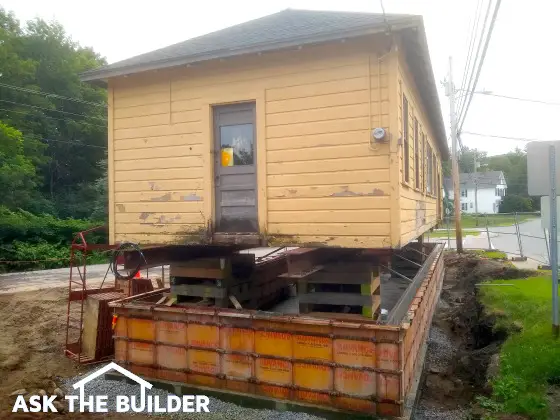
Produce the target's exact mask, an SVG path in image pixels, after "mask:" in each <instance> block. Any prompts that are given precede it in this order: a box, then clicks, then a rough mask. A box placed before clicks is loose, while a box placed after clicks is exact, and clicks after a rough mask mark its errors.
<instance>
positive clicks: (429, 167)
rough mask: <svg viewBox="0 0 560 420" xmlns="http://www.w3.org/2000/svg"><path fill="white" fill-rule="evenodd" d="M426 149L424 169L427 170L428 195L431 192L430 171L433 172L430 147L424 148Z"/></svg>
mask: <svg viewBox="0 0 560 420" xmlns="http://www.w3.org/2000/svg"><path fill="white" fill-rule="evenodd" d="M426 148H427V153H426V155H427V156H426V169H427V172H428V173H427V174H426V192H427V193H428V194H431V193H432V192H433V184H432V182H433V174H432V170H433V165H432V159H433V156H432V148H431V147H430V145H429V144H428V145H427V146H426Z"/></svg>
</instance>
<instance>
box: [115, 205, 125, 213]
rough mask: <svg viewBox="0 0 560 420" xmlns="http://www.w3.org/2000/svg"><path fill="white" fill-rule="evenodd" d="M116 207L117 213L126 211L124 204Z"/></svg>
mask: <svg viewBox="0 0 560 420" xmlns="http://www.w3.org/2000/svg"><path fill="white" fill-rule="evenodd" d="M116 207H117V211H119V212H124V211H126V208H125V206H124V204H117V205H116Z"/></svg>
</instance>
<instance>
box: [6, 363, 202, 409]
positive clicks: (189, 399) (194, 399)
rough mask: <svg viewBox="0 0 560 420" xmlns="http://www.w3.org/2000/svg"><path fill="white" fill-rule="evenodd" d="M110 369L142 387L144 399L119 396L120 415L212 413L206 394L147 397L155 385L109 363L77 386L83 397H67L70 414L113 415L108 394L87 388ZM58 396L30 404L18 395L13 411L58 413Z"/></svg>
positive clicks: (36, 399) (39, 397)
mask: <svg viewBox="0 0 560 420" xmlns="http://www.w3.org/2000/svg"><path fill="white" fill-rule="evenodd" d="M110 370H116V371H117V372H119V373H121V374H122V375H124V376H126V377H127V378H129V379H131V380H133V381H135V382H136V383H137V384H138V385H140V396H137V395H117V396H116V397H114V398H115V399H114V406H115V407H116V409H115V411H116V412H117V413H128V412H135V413H177V412H183V413H201V412H205V413H208V412H209V411H210V410H209V409H208V404H209V403H210V400H209V399H208V397H207V396H205V395H183V396H181V397H178V396H176V395H167V397H161V398H160V396H159V395H146V389H152V384H151V383H149V382H147V381H145V380H144V379H142V378H140V377H139V376H136V375H135V374H134V373H132V372H129V371H128V370H126V369H124V368H122V367H120V366H119V365H117V364H116V363H109V364H108V365H106V366H105V367H103V368H101V369H99V370H96V371H95V372H93V373H92V374H90V375H88V376H86V377H85V378H84V379H82V380H80V381H78V382H76V383H75V384H74V385H73V388H74V389H75V390H79V395H66V396H65V397H64V398H65V399H66V401H67V402H68V411H69V412H81V413H84V412H91V413H107V412H109V410H108V408H107V405H108V403H109V397H108V396H107V395H86V393H85V389H84V388H85V385H86V384H87V383H88V382H90V381H92V380H94V379H96V378H97V377H99V376H101V375H104V374H105V373H106V372H108V371H110ZM55 399H56V395H51V396H48V395H45V396H43V395H32V396H31V397H29V398H28V400H27V401H26V400H25V398H24V396H23V395H18V397H17V399H16V402H15V404H14V407H13V408H12V412H13V413H16V412H23V413H40V412H43V413H48V412H52V413H57V412H58V410H57V409H56V407H55V406H54V401H55Z"/></svg>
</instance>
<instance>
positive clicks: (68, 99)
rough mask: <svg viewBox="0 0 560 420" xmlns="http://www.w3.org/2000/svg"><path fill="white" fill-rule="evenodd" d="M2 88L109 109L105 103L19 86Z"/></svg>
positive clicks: (4, 85)
mask: <svg viewBox="0 0 560 420" xmlns="http://www.w3.org/2000/svg"><path fill="white" fill-rule="evenodd" d="M0 86H2V87H5V88H8V89H13V90H19V91H21V92H27V93H33V94H35V95H43V96H46V97H49V98H58V99H64V100H66V101H72V102H78V103H82V104H87V105H92V106H99V107H103V108H107V104H104V103H101V102H91V101H84V100H83V99H78V98H71V97H69V96H62V95H57V94H56V93H48V92H43V91H41V90H35V89H28V88H23V87H19V86H14V85H9V84H6V83H0Z"/></svg>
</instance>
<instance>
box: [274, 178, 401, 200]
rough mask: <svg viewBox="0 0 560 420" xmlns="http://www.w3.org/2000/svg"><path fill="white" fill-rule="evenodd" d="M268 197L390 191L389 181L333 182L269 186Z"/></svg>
mask: <svg viewBox="0 0 560 420" xmlns="http://www.w3.org/2000/svg"><path fill="white" fill-rule="evenodd" d="M267 192H268V197H269V198H288V199H292V198H323V197H360V196H362V197H363V196H365V197H367V196H370V197H379V196H384V195H385V196H388V195H390V193H391V190H390V183H389V182H378V183H364V184H338V185H337V184H333V185H310V186H292V185H290V186H287V187H269V188H268V189H267Z"/></svg>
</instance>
